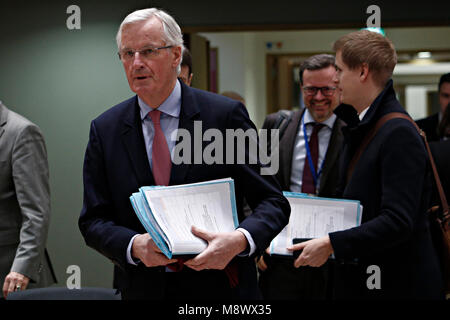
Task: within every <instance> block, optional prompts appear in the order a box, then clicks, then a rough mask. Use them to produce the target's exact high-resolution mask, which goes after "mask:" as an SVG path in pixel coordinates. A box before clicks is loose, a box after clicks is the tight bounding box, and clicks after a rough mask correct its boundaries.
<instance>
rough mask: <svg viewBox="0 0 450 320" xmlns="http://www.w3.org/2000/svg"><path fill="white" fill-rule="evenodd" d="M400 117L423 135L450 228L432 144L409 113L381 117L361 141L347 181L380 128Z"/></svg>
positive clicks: (448, 225)
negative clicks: (429, 143)
mask: <svg viewBox="0 0 450 320" xmlns="http://www.w3.org/2000/svg"><path fill="white" fill-rule="evenodd" d="M399 118H401V119H405V120H408V121H409V122H411V123H412V124H413V125H414V127H415V128H416V130H417V132H418V133H419V135H420V136H421V137H422V139H423V141H424V143H425V147H426V149H427V152H428V157H429V158H430V163H431V168H432V170H433V175H434V180H435V182H436V187H437V190H438V193H439V198H440V200H441V205H442V225H443V227H444V228H445V230H450V214H449V210H448V202H447V199H446V197H445V193H444V189H443V188H442V183H441V179H440V178H439V174H438V171H437V169H436V164H435V162H434V159H433V155H432V154H431V150H430V146H429V145H428V142H427V137H426V134H425V132H424V131H423V130H422V129H420V128H419V127H418V126H417V124H416V123H415V122H414V120H413V119H411V117H409V116H408V115H406V114H404V113H400V112H391V113H388V114H386V115H384V116H383V117H381V118H380V119H379V120H378V121H377V123H376V124H375V126H374V127H373V128H372V129H371V130H370V131H369V132H368V134H367V135H366V136H365V137H364V139H363V141H362V142H361V145H360V146H359V148H358V150H356V152H355V154H354V156H353V158H352V160H351V161H350V164H349V167H348V170H347V182H348V181H349V180H350V177H351V176H352V174H353V170H354V169H355V165H356V163H357V162H358V161H359V158H360V157H361V155H362V153H363V152H364V150H365V149H366V147H367V145H368V144H369V143H370V141H371V140H372V139H373V137H374V136H375V135H376V134H377V132H378V130H379V129H380V128H381V127H382V126H383V125H384V124H385V123H386V122H387V121H389V120H391V119H399Z"/></svg>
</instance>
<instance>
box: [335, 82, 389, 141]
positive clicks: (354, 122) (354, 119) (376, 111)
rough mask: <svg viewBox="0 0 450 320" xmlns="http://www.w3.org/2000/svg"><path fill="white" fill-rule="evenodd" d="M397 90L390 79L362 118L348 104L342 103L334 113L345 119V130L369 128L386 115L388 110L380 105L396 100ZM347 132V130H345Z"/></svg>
mask: <svg viewBox="0 0 450 320" xmlns="http://www.w3.org/2000/svg"><path fill="white" fill-rule="evenodd" d="M395 99H396V97H395V91H394V87H393V81H392V79H390V80H389V81H388V83H387V84H386V86H385V87H384V89H383V91H381V92H380V94H379V95H378V96H377V97H376V98H375V100H374V101H373V102H372V103H371V105H370V107H369V110H368V111H367V113H366V115H365V116H364V118H363V119H362V121H360V120H359V117H358V113H357V112H356V109H355V108H354V107H353V106H351V105H348V104H344V103H343V104H340V105H339V106H338V107H337V108H336V109H335V110H334V113H335V114H336V115H337V116H338V117H339V118H340V119H341V120H342V121H344V122H345V123H346V124H347V126H346V128H345V130H346V131H347V130H348V131H354V130H359V129H364V128H367V127H368V126H371V125H372V124H373V123H374V122H376V121H377V120H378V119H379V118H380V117H381V116H382V115H384V114H385V113H386V112H387V111H386V110H383V108H381V107H380V105H384V104H385V103H386V102H388V101H390V100H395ZM344 133H345V132H344Z"/></svg>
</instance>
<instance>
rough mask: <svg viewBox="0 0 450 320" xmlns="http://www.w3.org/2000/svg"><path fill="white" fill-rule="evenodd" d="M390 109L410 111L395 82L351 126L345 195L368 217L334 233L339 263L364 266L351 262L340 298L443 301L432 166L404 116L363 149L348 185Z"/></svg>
mask: <svg viewBox="0 0 450 320" xmlns="http://www.w3.org/2000/svg"><path fill="white" fill-rule="evenodd" d="M347 112H349V114H350V116H352V115H353V116H354V109H353V107H351V106H349V105H341V106H339V107H338V108H336V110H335V113H336V114H337V115H338V116H339V117H341V119H343V120H344V121H345V122H347V121H346V118H347ZM390 112H403V113H405V110H404V109H403V108H402V106H401V105H400V104H399V102H398V101H397V99H396V97H395V92H394V89H393V86H392V81H390V82H389V83H388V84H387V86H386V88H385V89H384V90H383V91H382V92H381V93H380V95H379V96H378V97H377V98H376V99H375V100H374V102H373V103H372V105H371V107H370V109H369V110H368V112H367V114H366V115H365V117H364V119H363V120H362V121H361V122H360V123H358V124H357V125H356V126H349V127H345V128H344V136H345V146H344V150H343V157H342V164H341V172H342V173H343V178H342V179H341V182H342V183H341V184H340V185H341V186H342V187H343V188H342V189H341V193H342V196H343V198H346V199H356V200H359V201H361V204H362V205H363V213H362V221H361V226H359V227H356V228H352V229H348V230H344V231H340V232H334V233H330V240H331V244H332V246H333V249H334V254H335V256H336V259H338V260H345V261H347V262H348V261H351V260H352V259H354V258H356V259H358V264H357V266H355V267H350V265H348V267H346V268H344V267H343V268H342V269H340V270H338V271H339V272H337V273H336V275H335V280H336V282H335V286H336V287H335V289H336V297H337V298H381V299H389V298H391V299H392V298H397V299H402V298H442V297H443V295H442V277H441V272H440V268H439V264H438V259H437V256H436V252H435V249H434V247H433V246H432V242H431V237H430V231H429V225H428V220H427V216H426V210H427V208H428V207H429V204H430V193H431V179H430V178H431V176H430V166H429V161H428V157H427V153H426V150H425V147H424V143H423V141H422V140H421V137H420V136H419V134H418V133H417V130H416V129H415V128H414V126H413V125H412V124H411V123H410V122H409V121H407V120H404V119H393V120H390V121H389V122H388V123H386V124H385V125H384V126H382V127H381V128H380V130H379V131H378V133H377V135H376V136H375V137H374V138H373V140H372V141H371V142H370V143H369V145H368V146H367V148H366V150H365V151H364V152H363V154H362V156H361V158H360V160H359V162H358V163H357V164H356V166H355V168H354V171H353V175H352V176H351V177H350V180H349V181H348V182H346V181H345V176H346V171H347V168H348V164H349V162H350V159H351V158H352V156H353V154H354V153H355V151H356V149H357V148H358V146H359V144H360V143H361V140H362V138H363V137H364V136H365V135H366V134H367V132H368V130H369V129H370V128H371V127H372V126H373V125H375V123H376V122H377V120H378V119H380V118H381V117H382V116H383V115H385V114H387V113H390ZM349 122H352V121H349ZM349 122H347V123H349ZM371 265H376V266H378V267H379V268H380V272H381V273H380V279H381V289H379V290H378V289H372V290H370V289H369V288H368V286H367V283H366V282H367V281H368V278H369V277H370V276H371V274H372V273H370V271H369V273H368V271H367V270H368V269H367V268H368V267H369V266H371ZM425 275H426V276H425ZM370 281H371V280H370V279H369V282H370ZM339 282H340V283H339Z"/></svg>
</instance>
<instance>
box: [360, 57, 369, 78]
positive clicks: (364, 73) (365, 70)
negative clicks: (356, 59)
mask: <svg viewBox="0 0 450 320" xmlns="http://www.w3.org/2000/svg"><path fill="white" fill-rule="evenodd" d="M359 70H360V74H359V78H360V79H361V81H362V82H364V81H366V80H367V78H368V77H369V65H368V64H367V63H365V62H364V63H363V64H362V65H361V67H360V69H359Z"/></svg>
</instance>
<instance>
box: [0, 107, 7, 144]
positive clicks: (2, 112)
mask: <svg viewBox="0 0 450 320" xmlns="http://www.w3.org/2000/svg"><path fill="white" fill-rule="evenodd" d="M7 112H8V109H7V108H6V107H5V106H4V105H3V104H2V103H1V102H0V138H1V137H2V135H3V132H5V128H4V126H5V124H6V121H7V120H6V118H7Z"/></svg>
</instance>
